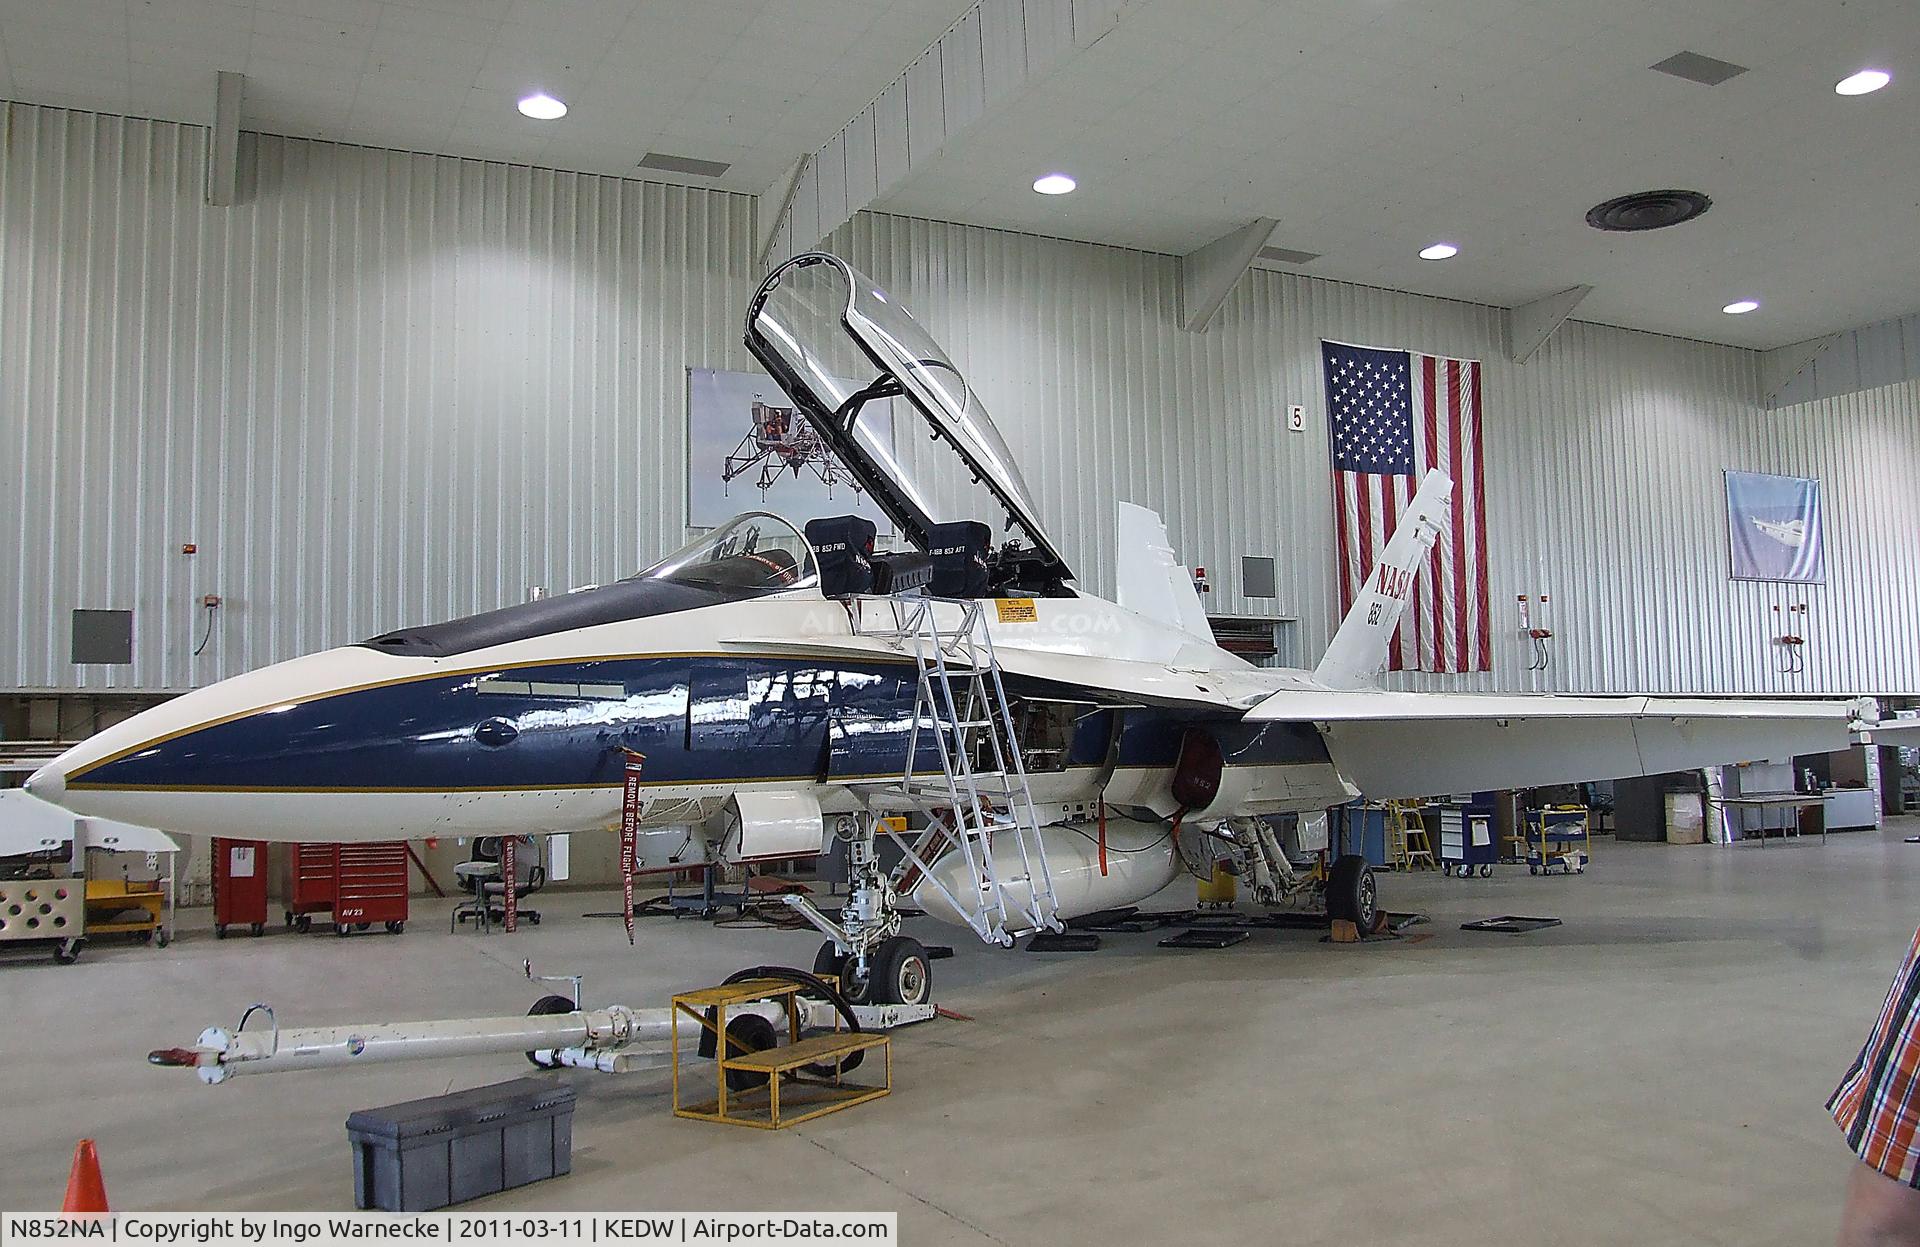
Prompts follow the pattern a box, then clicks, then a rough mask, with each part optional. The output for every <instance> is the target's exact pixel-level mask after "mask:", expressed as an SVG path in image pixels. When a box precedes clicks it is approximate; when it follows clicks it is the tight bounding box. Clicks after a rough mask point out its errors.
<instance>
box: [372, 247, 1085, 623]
mask: <svg viewBox="0 0 1920 1247" xmlns="http://www.w3.org/2000/svg"><path fill="white" fill-rule="evenodd" d="M747 349H748V350H750V351H752V352H753V354H754V357H755V358H756V359H758V360H759V361H760V362H761V364H762V365H764V366H765V367H766V369H767V371H768V372H769V373H771V374H772V375H773V377H774V379H775V380H777V381H778V382H779V383H780V385H781V387H782V388H784V389H785V390H786V391H787V394H788V396H789V397H791V398H792V399H793V401H794V402H795V403H796V404H797V405H798V406H799V408H800V410H801V412H802V413H803V414H805V416H806V418H807V420H808V422H809V423H810V424H812V426H813V427H814V429H815V430H816V431H818V433H819V434H820V436H821V437H822V438H823V439H824V440H825V441H826V442H827V444H828V445H829V446H830V447H831V448H832V450H833V452H834V454H836V455H837V456H838V457H839V458H840V461H841V462H842V463H843V464H845V465H846V467H847V469H848V470H849V471H850V472H852V473H853V474H854V475H855V476H857V477H858V478H859V479H860V481H861V484H862V485H863V486H864V487H865V488H866V490H867V491H868V493H869V494H870V495H871V496H872V498H873V500H874V501H875V502H876V503H878V504H879V506H880V508H881V509H882V510H883V511H885V512H886V514H887V516H888V518H890V519H891V520H892V521H893V523H894V524H895V525H896V526H897V527H898V529H899V531H900V533H901V535H902V536H903V537H904V538H905V539H906V540H907V541H908V542H909V543H910V544H911V545H912V546H913V547H914V548H915V549H916V550H917V551H918V553H917V554H914V555H911V556H905V555H890V556H889V555H881V556H877V557H876V556H873V536H874V534H873V525H872V524H871V523H870V522H868V521H866V520H859V519H857V518H855V517H841V518H840V519H838V520H829V521H820V520H816V521H814V523H812V524H809V525H808V532H807V533H805V534H803V533H801V532H800V531H799V530H797V529H796V528H794V526H793V525H792V524H790V523H788V522H787V521H786V520H784V519H781V518H780V517H779V516H777V515H773V514H770V513H767V512H764V511H753V512H748V513H747V514H745V515H740V516H736V517H735V518H733V519H731V520H729V521H727V522H726V523H725V524H722V525H721V526H720V527H719V528H716V529H714V530H712V531H711V532H708V533H706V534H705V535H703V536H701V537H699V538H697V539H695V540H694V541H692V542H691V543H689V544H688V545H686V546H683V547H682V548H681V549H680V550H678V551H676V552H675V553H674V554H672V555H669V556H668V557H667V558H665V559H663V560H661V561H660V562H658V563H656V564H654V565H653V566H652V567H649V568H647V569H646V570H645V571H642V572H640V573H638V574H636V575H634V576H630V577H628V578H627V579H625V580H620V581H616V582H615V583H613V584H609V585H600V586H595V587H592V588H588V589H583V590H579V591H576V592H573V593H566V594H561V595H559V596H556V597H551V598H544V599H541V600H538V601H533V602H523V603H520V604H519V605H516V606H508V607H504V608H502V609H500V610H496V611H488V612H486V613H484V614H480V615H470V616H468V617H466V618H464V619H454V620H449V621H448V622H446V623H440V624H431V625H428V626H426V627H420V628H403V629H400V630H398V631H396V632H389V633H386V634H384V635H381V636H377V637H374V638H372V639H370V640H368V641H364V642H362V644H364V645H366V646H368V647H369V648H372V649H377V650H380V651H383V652H385V653H389V654H398V655H408V656H416V657H444V656H447V655H450V654H458V653H465V652H469V651H472V650H476V649H482V648H486V647H489V646H494V645H501V644H505V643H507V642H509V641H517V640H524V639H526V638H529V637H535V636H544V635H547V634H550V633H555V632H562V631H566V630H569V629H573V628H584V627H592V626H595V625H598V624H606V623H614V622H619V621H624V620H630V619H639V618H644V617H647V616H651V615H663V614H669V613H672V612H675V611H683V610H694V609H698V608H700V607H703V606H712V605H717V604H719V603H723V602H730V601H738V600H740V599H742V598H748V597H758V596H762V595H769V594H776V593H784V592H788V591H790V590H813V591H816V592H819V591H825V592H828V593H829V594H830V595H834V596H838V595H840V594H841V593H844V592H849V591H852V592H869V591H873V592H888V591H894V590H898V589H906V588H910V587H914V586H924V587H926V588H927V590H928V591H929V592H932V593H934V594H936V595H938V596H943V597H969V598H978V597H991V596H1031V597H1070V596H1072V594H1073V590H1072V589H1071V588H1070V587H1069V582H1070V581H1071V580H1072V578H1073V572H1072V570H1071V569H1070V568H1068V566H1067V565H1066V563H1065V561H1064V560H1062V558H1061V557H1060V553H1059V548H1058V547H1057V546H1055V545H1054V543H1053V541H1052V539H1051V538H1050V537H1049V536H1048V535H1047V533H1046V531H1045V529H1044V528H1043V526H1042V525H1041V522H1040V518H1039V508H1038V507H1037V506H1036V505H1035V503H1034V500H1033V495H1032V493H1031V491H1030V490H1029V489H1028V488H1027V483H1026V481H1025V480H1024V479H1023V478H1022V477H1021V475H1020V469H1019V467H1018V466H1017V465H1016V464H1015V463H1014V459H1013V453H1012V451H1010V450H1009V449H1008V447H1007V443H1006V440H1005V439H1004V438H1002V437H1001V436H1000V430H999V429H998V428H996V427H995V426H994V423H993V420H992V419H991V418H990V417H989V416H988V415H987V412H986V409H985V408H984V407H982V406H981V404H980V400H979V396H978V395H977V394H975V393H974V390H973V387H972V386H971V385H970V384H969V383H968V382H967V379H966V377H965V376H964V375H963V374H962V373H961V371H960V369H959V368H958V367H957V366H956V365H955V364H954V363H953V361H952V360H951V359H949V358H948V357H947V355H946V353H945V352H944V351H942V350H941V349H940V346H939V344H938V343H936V342H935V341H934V340H933V338H932V337H931V336H929V335H928V333H927V332H926V330H924V329H922V328H921V327H920V325H919V323H918V322H917V321H915V320H914V319H913V317H912V316H910V315H909V314H908V313H907V312H906V310H905V309H904V308H901V307H899V306H898V305H897V304H895V303H894V302H893V300H892V299H891V298H889V297H888V295H887V293H886V291H884V290H882V289H880V287H878V286H876V285H874V284H873V283H872V282H871V281H869V280H868V279H867V278H865V277H863V276H861V275H860V274H859V273H858V272H856V271H855V270H854V269H853V267H852V266H851V265H849V264H847V262H846V261H844V260H842V259H840V258H839V257H837V256H832V255H827V254H825V253H822V252H810V253H808V254H806V255H801V256H796V257H794V258H793V259H791V260H789V261H787V262H786V263H785V264H783V265H781V266H780V267H779V268H777V269H775V270H774V271H773V272H772V273H771V274H770V275H769V276H768V277H767V280H766V281H765V282H764V283H762V284H761V286H760V289H759V291H758V292H756V293H755V295H754V297H753V301H752V303H751V304H750V306H749V309H748V313H747ZM821 524H829V525H831V524H839V525H842V529H840V530H835V531H830V532H826V535H825V536H822V535H821V534H820V533H816V532H815V531H814V530H815V528H816V526H817V525H821ZM849 524H851V525H852V527H846V526H847V525H849ZM862 526H864V527H862ZM823 531H825V530H823ZM810 537H811V538H817V539H818V540H817V544H816V542H815V541H810V540H809V538H810ZM816 550H820V551H826V552H828V553H826V554H816ZM834 552H839V554H846V553H847V552H854V553H855V554H857V556H858V557H854V558H853V559H852V560H851V561H852V563H853V564H855V565H856V567H857V569H858V572H859V574H858V576H857V577H854V578H853V579H849V576H848V572H847V569H846V567H845V566H843V565H842V564H843V563H844V562H845V560H844V559H841V558H839V557H836V554H835V553H834ZM823 560H825V563H831V564H833V566H831V567H830V568H828V572H829V575H828V577H827V580H828V581H831V583H827V582H826V581H823V571H822V569H823V566H824V565H825V563H823Z"/></svg>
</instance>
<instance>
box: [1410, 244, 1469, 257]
mask: <svg viewBox="0 0 1920 1247" xmlns="http://www.w3.org/2000/svg"><path fill="white" fill-rule="evenodd" d="M1459 254H1460V248H1458V247H1456V246H1454V245H1453V244H1452V243H1450V242H1437V243H1434V244H1433V245H1432V246H1428V247H1422V248H1420V258H1421V259H1423V260H1451V259H1452V258H1453V257H1455V256H1457V255H1459Z"/></svg>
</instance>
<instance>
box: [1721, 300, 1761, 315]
mask: <svg viewBox="0 0 1920 1247" xmlns="http://www.w3.org/2000/svg"><path fill="white" fill-rule="evenodd" d="M1759 307H1760V305H1759V304H1758V303H1755V302H1754V301H1753V300H1752V299H1741V300H1740V301H1739V302H1737V303H1729V304H1727V305H1726V306H1725V307H1723V308H1721V309H1720V310H1721V311H1723V312H1725V313H1726V314H1727V315H1729V316H1745V315H1746V314H1747V313H1748V312H1752V311H1756V310H1758V309H1759Z"/></svg>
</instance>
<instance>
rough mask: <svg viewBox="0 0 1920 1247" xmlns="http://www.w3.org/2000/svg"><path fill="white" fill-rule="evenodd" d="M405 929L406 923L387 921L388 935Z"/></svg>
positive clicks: (396, 933)
mask: <svg viewBox="0 0 1920 1247" xmlns="http://www.w3.org/2000/svg"><path fill="white" fill-rule="evenodd" d="M406 929H407V924H406V923H404V922H389V923H388V924H387V934H388V935H398V934H400V933H401V932H402V931H404V930H406Z"/></svg>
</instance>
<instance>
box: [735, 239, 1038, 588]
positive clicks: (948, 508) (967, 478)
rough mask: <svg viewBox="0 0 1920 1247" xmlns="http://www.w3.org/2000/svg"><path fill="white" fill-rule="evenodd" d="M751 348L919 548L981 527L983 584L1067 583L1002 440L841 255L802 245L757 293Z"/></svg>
mask: <svg viewBox="0 0 1920 1247" xmlns="http://www.w3.org/2000/svg"><path fill="white" fill-rule="evenodd" d="M747 349H748V350H750V351H752V352H753V354H754V357H755V358H756V359H758V360H759V361H760V363H761V364H762V365H763V366H764V367H765V368H766V369H767V371H768V372H769V373H771V374H772V375H773V377H774V379H775V380H777V381H779V383H780V384H781V386H782V388H784V389H785V390H786V391H787V394H788V396H789V397H790V398H792V399H793V401H794V402H795V403H796V404H797V405H798V406H799V407H800V409H801V411H802V412H803V413H804V414H805V415H806V417H807V419H808V421H809V422H811V423H812V424H813V426H814V428H815V429H816V430H817V431H818V432H819V433H820V436H821V437H822V438H823V439H824V440H825V441H826V442H827V443H828V445H830V446H831V447H832V449H833V451H834V453H835V454H836V455H837V456H838V457H839V458H840V460H841V462H843V463H844V464H845V465H846V466H847V468H848V470H849V471H851V472H852V473H853V474H854V475H855V476H856V477H858V478H859V479H860V482H861V484H862V486H864V487H865V489H866V490H867V491H868V493H869V494H870V496H871V497H872V498H873V500H874V502H875V503H877V504H878V505H879V506H880V508H881V509H882V510H883V511H885V512H886V514H887V516H888V517H889V518H890V519H891V520H892V521H893V522H894V524H895V525H897V526H898V528H899V530H900V532H901V534H902V535H903V536H904V537H905V538H906V539H907V540H908V541H909V542H910V543H912V544H913V545H914V546H915V547H916V548H918V549H919V550H920V551H922V552H923V553H925V554H928V555H931V556H933V557H935V558H936V559H937V558H938V557H939V554H940V551H941V549H943V548H944V549H952V548H953V547H954V546H955V544H956V543H957V542H965V543H967V544H969V545H971V544H973V543H974V542H975V541H976V540H979V541H980V544H983V545H984V546H985V547H986V551H985V559H986V563H987V581H988V584H987V589H986V592H988V593H1011V594H1023V595H1036V596H1071V593H1072V591H1071V589H1069V588H1068V587H1067V583H1068V581H1070V580H1071V579H1072V576H1073V573H1072V570H1071V569H1070V568H1068V567H1067V565H1066V563H1065V561H1064V560H1063V559H1062V558H1061V556H1060V553H1059V549H1058V547H1057V546H1056V545H1055V544H1054V543H1053V541H1052V539H1051V538H1050V537H1049V535H1048V534H1047V532H1046V531H1045V528H1044V527H1043V525H1042V523H1041V520H1040V513H1039V507H1038V506H1037V505H1036V504H1035V502H1034V499H1033V495H1032V492H1031V491H1030V490H1029V489H1028V487H1027V483H1026V481H1025V479H1024V478H1023V477H1022V476H1021V474H1020V469H1019V466H1018V465H1017V464H1016V463H1015V462H1014V457H1013V453H1012V451H1011V450H1010V449H1009V448H1008V446H1007V443H1006V439H1005V438H1003V437H1002V436H1001V435H1000V430H999V429H998V428H997V427H996V426H995V425H994V423H993V420H992V418H991V417H990V416H988V414H987V412H986V409H985V407H983V406H982V405H981V402H980V398H979V395H978V394H977V393H975V391H974V389H973V387H972V385H971V384H969V383H968V381H967V379H966V377H965V375H964V374H963V373H962V372H961V370H960V369H959V367H958V366H957V365H955V364H954V362H953V361H952V360H951V359H950V358H948V356H947V355H946V353H945V352H944V351H943V350H941V348H940V345H939V344H938V343H937V342H935V341H934V339H933V338H932V336H931V335H929V334H928V333H927V331H926V330H925V329H923V328H921V326H920V324H919V322H917V321H916V320H914V318H913V317H912V316H911V315H910V314H908V312H907V311H906V310H905V309H904V308H902V307H900V306H899V305H898V304H897V303H895V302H894V301H893V300H892V298H891V297H889V296H888V294H887V293H886V291H884V290H882V289H880V287H878V286H876V285H875V284H874V283H873V282H872V281H870V280H868V279H867V278H866V277H864V276H862V275H861V274H860V273H859V272H857V271H856V270H855V269H854V268H853V267H852V266H851V265H849V264H847V262H846V261H844V260H842V259H840V258H839V257H837V256H832V255H827V254H825V253H823V252H811V253H808V254H806V255H801V256H796V257H794V258H793V259H791V260H789V261H787V262H786V263H785V264H783V265H781V266H780V267H779V268H777V269H775V270H774V271H773V272H772V273H771V274H769V275H768V277H767V280H766V281H765V282H764V283H762V285H761V287H760V289H759V291H758V292H757V293H756V294H755V295H754V298H753V301H752V303H751V304H750V305H749V308H748V312H747ZM981 529H984V531H985V535H984V539H983V540H981V539H979V538H977V537H976V534H977V533H978V532H979V531H980V530H981ZM982 596H984V594H983V595H982Z"/></svg>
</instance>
